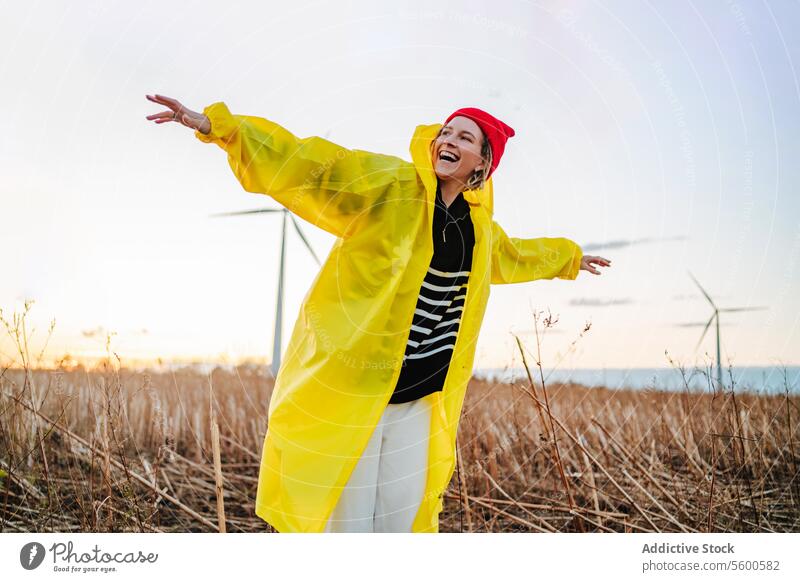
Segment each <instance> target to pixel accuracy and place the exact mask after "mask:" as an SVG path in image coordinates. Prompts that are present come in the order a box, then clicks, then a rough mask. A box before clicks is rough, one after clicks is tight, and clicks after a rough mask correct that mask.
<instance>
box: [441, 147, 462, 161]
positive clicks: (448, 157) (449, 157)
mask: <svg viewBox="0 0 800 582" xmlns="http://www.w3.org/2000/svg"><path fill="white" fill-rule="evenodd" d="M439 159H440V160H443V161H445V162H457V161H458V160H459V156H457V155H456V154H454V153H453V152H451V151H447V150H442V151H440V152H439Z"/></svg>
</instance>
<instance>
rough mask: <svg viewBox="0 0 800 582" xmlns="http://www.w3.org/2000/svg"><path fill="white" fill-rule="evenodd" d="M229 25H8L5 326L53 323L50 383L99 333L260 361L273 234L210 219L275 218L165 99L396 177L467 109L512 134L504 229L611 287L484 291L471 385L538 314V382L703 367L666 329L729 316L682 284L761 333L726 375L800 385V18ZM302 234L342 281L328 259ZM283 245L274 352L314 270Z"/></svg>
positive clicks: (371, 16) (324, 14)
mask: <svg viewBox="0 0 800 582" xmlns="http://www.w3.org/2000/svg"><path fill="white" fill-rule="evenodd" d="M220 6H221V5H220V4H219V3H218V2H216V3H211V2H202V3H201V2H193V3H192V4H191V8H190V9H187V5H186V4H185V3H177V2H164V1H159V2H108V1H102V2H101V1H95V2H81V1H76V2H69V3H63V2H54V1H47V2H38V3H35V2H11V3H5V4H4V6H3V8H4V10H3V18H2V19H0V78H1V79H2V87H3V90H2V92H0V107H1V108H2V111H3V125H4V131H3V132H2V135H0V217H1V218H2V223H1V224H2V228H1V229H0V245H2V248H3V249H4V251H5V252H4V253H3V256H4V257H5V260H4V261H3V270H2V275H0V308H1V309H2V310H3V314H4V315H5V316H6V318H9V317H10V316H11V314H12V312H13V311H14V310H19V309H20V307H21V304H22V301H23V300H24V299H25V298H30V299H33V300H35V302H36V303H35V304H34V306H33V308H32V311H31V313H30V321H31V323H32V324H33V325H34V326H35V328H36V332H35V336H34V338H33V339H34V342H33V344H34V345H32V346H31V350H32V351H33V350H34V348H35V346H36V341H37V338H42V339H43V337H44V334H45V330H46V328H47V325H48V323H49V322H50V320H51V319H53V318H55V320H56V328H55V331H54V335H53V337H52V338H51V340H50V343H49V346H48V350H47V353H48V354H49V355H50V357H52V358H56V357H60V356H61V355H63V354H64V353H70V354H72V355H73V356H76V357H81V356H84V357H88V356H92V355H95V354H102V353H104V351H105V337H104V336H103V332H102V330H109V331H113V332H116V334H117V335H115V336H114V338H113V341H112V347H113V349H114V350H115V351H116V352H117V353H118V354H119V355H120V357H121V358H122V359H123V361H125V360H127V361H134V360H137V359H147V358H155V357H162V358H164V359H167V360H169V359H175V358H196V359H198V360H203V361H210V360H220V359H222V360H227V361H236V360H237V359H240V358H260V359H261V360H262V361H268V360H269V358H270V355H271V352H272V328H273V323H274V312H275V298H276V290H277V280H276V276H277V269H278V243H279V226H280V219H279V217H278V216H276V215H260V216H250V217H236V218H226V219H211V218H208V215H209V214H211V213H215V212H225V211H233V210H240V209H250V208H258V207H273V208H274V207H277V203H276V202H275V201H273V200H272V199H271V198H269V197H268V196H265V195H258V194H251V193H248V192H245V191H244V190H243V188H242V187H241V185H240V184H239V183H238V182H237V181H236V178H235V177H234V175H233V173H232V172H231V170H230V168H229V166H228V164H227V161H226V155H225V153H224V152H223V151H222V150H221V149H219V148H218V147H217V146H215V145H212V144H204V143H202V142H200V141H199V140H197V139H196V138H195V137H194V136H193V134H192V132H191V131H190V130H189V129H187V128H185V127H182V126H179V125H177V124H164V125H155V124H153V123H152V122H150V121H147V120H146V119H145V116H146V115H149V114H151V113H155V112H157V111H160V110H161V109H162V108H160V107H159V106H157V105H156V104H153V103H151V102H149V101H147V100H146V99H145V94H148V93H160V94H163V95H168V96H172V97H175V98H177V99H179V100H181V101H182V102H183V103H184V104H185V105H186V106H188V107H189V108H191V109H194V110H196V111H201V110H202V109H203V107H205V106H206V105H209V104H211V103H213V102H215V101H224V102H225V103H226V104H227V105H228V107H229V108H230V109H231V111H232V112H233V113H238V114H246V115H256V116H261V117H266V118H269V119H271V120H273V121H276V122H278V123H280V124H281V125H283V126H284V127H286V128H287V129H289V130H290V131H292V132H293V133H294V134H295V135H298V136H300V137H305V136H308V135H320V136H326V137H327V138H328V139H330V140H332V141H334V142H336V143H339V144H341V145H344V146H347V147H352V148H358V149H364V150H369V151H375V152H380V153H387V154H393V155H398V156H401V157H404V158H405V159H410V154H409V152H408V145H409V140H410V138H411V135H412V134H413V131H414V128H415V127H416V126H417V125H418V124H428V123H437V122H441V121H443V120H444V118H445V117H446V116H447V115H448V114H449V113H450V112H452V111H453V110H454V109H456V108H458V107H463V106H476V107H481V108H484V109H486V110H488V111H490V112H492V113H494V114H495V115H496V116H497V117H499V118H501V119H503V120H504V121H505V122H507V123H508V124H509V125H511V126H512V127H514V128H515V130H516V136H515V137H513V138H512V139H511V140H510V141H509V143H508V145H507V148H506V153H505V154H504V156H503V160H502V163H501V165H500V167H499V169H498V171H497V172H496V173H495V174H494V186H495V219H496V220H497V221H498V222H499V223H500V224H501V225H503V227H504V228H505V230H506V232H507V233H508V234H509V235H510V236H518V237H524V238H535V237H542V236H551V237H555V236H564V237H567V238H570V239H572V240H574V241H575V242H577V243H578V244H580V245H581V246H582V247H584V252H585V253H586V254H596V255H601V256H604V257H606V258H609V259H611V260H612V261H613V263H612V264H613V266H612V267H611V268H609V269H601V270H602V271H603V274H602V275H600V276H595V275H592V274H591V273H588V272H585V271H582V272H581V273H580V275H579V277H578V279H577V280H575V281H562V280H554V281H535V282H531V283H525V284H517V285H508V286H494V287H493V289H492V295H491V298H490V300H489V306H488V309H487V312H486V317H485V320H484V324H483V328H482V332H481V338H480V342H479V345H478V352H477V357H476V364H475V365H476V367H479V368H480V367H503V366H506V365H516V364H518V362H519V357H518V355H516V353H515V350H516V348H515V343H514V341H513V338H512V337H511V335H510V333H511V332H530V331H531V330H532V329H533V318H532V315H531V308H532V307H535V308H538V309H544V310H546V309H548V308H549V309H550V310H551V311H552V312H553V313H554V314H557V315H558V317H559V321H558V323H557V330H558V332H557V333H552V334H551V335H550V336H548V337H547V339H546V342H545V345H544V352H543V356H544V363H545V365H549V366H553V365H555V364H556V362H558V363H559V364H558V365H559V366H560V367H562V368H570V367H574V368H591V367H602V366H608V367H645V366H647V367H650V366H652V367H658V366H666V365H668V362H667V360H666V357H665V354H664V352H665V350H668V351H669V353H670V355H671V356H672V357H673V358H677V359H678V360H680V361H682V362H685V363H687V364H689V365H691V364H693V363H698V362H699V363H702V361H703V358H704V356H703V352H704V351H706V350H707V351H709V353H712V352H713V350H714V345H715V344H714V340H713V335H712V334H711V333H709V334H708V335H707V337H706V339H705V340H704V342H703V344H702V346H701V348H700V350H698V351H695V344H696V342H697V340H698V338H699V335H700V331H701V328H695V327H677V326H676V324H680V323H686V322H697V321H703V322H704V321H706V320H707V319H708V317H710V315H711V311H710V307H709V305H708V304H707V303H706V301H705V299H703V298H702V296H701V295H700V293H699V291H698V290H697V288H696V287H695V286H694V283H693V282H692V281H691V279H690V277H689V275H688V273H687V271H689V270H690V271H691V272H692V273H693V274H694V275H695V276H696V277H697V278H698V279H699V280H700V282H701V283H702V284H703V286H704V287H705V288H706V289H707V291H708V292H709V293H710V294H711V296H712V297H713V298H714V300H715V301H717V302H718V304H719V306H720V307H747V306H767V307H768V308H769V309H768V310H766V311H753V312H742V313H726V314H723V316H724V317H723V319H722V339H723V342H722V345H723V361H724V362H726V363H727V361H728V359H729V358H730V359H731V361H732V362H733V363H734V365H741V366H744V365H772V364H777V363H779V362H780V363H785V364H795V365H796V364H800V341H799V339H800V338H798V313H800V299H798V298H800V264H798V263H800V220H798V217H799V216H800V213H799V212H798V211H799V210H800V197H799V196H798V185H800V164H798V163H797V153H798V136H799V135H800V86H799V85H798V78H797V72H798V68H800V40H799V39H798V37H797V35H796V34H794V31H796V30H797V27H798V24H800V5H798V3H797V2H789V1H778V2H769V3H767V2H758V1H752V2H740V3H737V2H715V3H704V2H683V1H678V2H669V3H666V2H658V3H655V2H647V1H641V0H635V1H629V2H554V1H542V2H523V1H507V2H448V1H444V2H437V3H435V4H434V5H431V4H430V3H429V2H424V1H416V2H369V1H366V0H364V1H354V2H330V1H318V2H302V1H296V2H291V3H288V2H286V3H277V2H276V3H268V2H248V3H233V4H226V5H225V8H224V9H223V8H220ZM301 224H302V226H303V227H304V231H305V233H306V235H307V237H308V238H309V239H310V241H311V244H312V245H313V247H314V248H315V249H316V251H317V254H318V255H319V256H320V257H325V256H326V255H327V252H328V250H329V249H330V247H331V245H332V244H333V242H334V239H333V237H332V236H331V235H329V234H328V233H326V232H324V231H322V230H320V229H318V228H316V227H314V226H313V225H310V224H308V223H306V222H303V221H301ZM288 239H289V242H288V258H289V265H288V270H287V281H286V284H287V296H286V302H285V311H284V334H283V337H284V347H285V344H286V342H288V339H289V336H290V333H291V329H292V326H293V324H294V321H295V319H296V317H297V313H298V310H299V306H300V302H301V301H302V299H303V297H304V295H305V293H306V291H307V290H308V288H309V286H310V284H311V282H312V281H313V279H314V277H315V275H316V271H317V267H316V264H315V263H314V262H313V260H312V259H311V258H310V256H309V255H308V253H307V252H306V250H305V249H304V248H303V247H302V244H301V242H300V240H299V239H298V238H297V235H296V234H295V233H294V232H293V231H290V232H289V234H288ZM609 243H617V244H615V245H612V246H610V247H609V246H605V247H604V246H602V245H607V244H609ZM620 243H621V244H620ZM587 321H590V322H591V323H592V329H591V330H590V331H589V332H588V333H587V334H586V335H584V336H583V337H582V338H581V339H580V340H579V341H578V342H577V344H576V346H575V347H574V348H572V349H571V348H570V344H571V343H572V341H573V340H574V339H575V338H576V337H577V336H578V334H579V333H580V331H581V329H582V328H583V326H584V324H585V323H586V322H587ZM97 330H101V331H100V333H98V332H97ZM0 331H3V330H0ZM523 338H524V341H525V342H526V345H528V346H529V347H530V349H531V350H532V351H533V350H535V346H534V339H533V335H532V334H530V333H527V334H525V335H523ZM12 356H13V348H12V346H11V344H10V343H9V341H8V339H7V338H6V337H5V334H4V336H3V338H2V339H0V364H5V363H7V362H8V361H10V358H11V357H12Z"/></svg>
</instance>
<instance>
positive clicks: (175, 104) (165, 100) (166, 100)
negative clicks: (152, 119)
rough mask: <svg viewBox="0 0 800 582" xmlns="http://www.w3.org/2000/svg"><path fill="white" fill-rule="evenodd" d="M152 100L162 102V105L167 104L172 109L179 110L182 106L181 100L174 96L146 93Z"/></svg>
mask: <svg viewBox="0 0 800 582" xmlns="http://www.w3.org/2000/svg"><path fill="white" fill-rule="evenodd" d="M145 97H147V98H148V99H149V100H150V101H153V102H154V103H161V104H162V105H166V106H167V107H169V108H170V109H175V110H178V109H180V107H181V104H180V101H178V100H177V99H173V98H172V97H165V96H164V95H159V94H157V93H156V94H155V95H145Z"/></svg>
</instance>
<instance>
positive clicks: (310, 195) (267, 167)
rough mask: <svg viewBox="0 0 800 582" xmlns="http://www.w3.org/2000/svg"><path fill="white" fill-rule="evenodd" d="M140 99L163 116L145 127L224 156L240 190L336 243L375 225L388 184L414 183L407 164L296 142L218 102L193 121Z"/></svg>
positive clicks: (175, 108) (188, 114)
mask: <svg viewBox="0 0 800 582" xmlns="http://www.w3.org/2000/svg"><path fill="white" fill-rule="evenodd" d="M148 99H150V100H151V101H155V102H158V103H162V104H164V105H167V106H168V107H169V108H170V110H171V111H166V112H164V113H159V114H155V115H152V116H149V117H148V119H154V120H155V121H156V123H159V122H165V121H179V122H181V123H182V124H183V125H186V126H187V127H191V128H192V129H194V130H195V132H194V133H195V136H196V137H197V138H198V139H199V140H201V141H203V142H205V143H215V144H217V145H218V146H219V147H220V148H222V149H223V150H225V152H227V154H228V164H229V165H230V167H231V169H232V170H233V173H234V174H235V176H236V178H237V179H238V180H239V182H240V183H241V185H242V187H244V189H245V190H247V191H248V192H254V193H260V194H267V195H269V196H270V197H272V198H273V199H275V200H276V201H277V202H279V203H280V204H282V205H283V206H285V207H286V208H287V209H288V210H290V211H292V212H293V213H295V214H297V215H298V216H300V217H301V218H303V219H305V220H307V221H309V222H311V223H312V224H314V225H316V226H318V227H320V228H322V229H324V230H326V231H328V232H330V233H331V234H334V235H336V236H340V237H348V236H352V235H353V234H354V233H355V232H357V230H358V229H359V225H362V224H365V221H368V220H376V219H377V218H378V216H379V214H380V213H381V212H382V211H383V210H384V209H385V208H386V205H385V204H383V203H382V202H384V201H385V200H386V198H387V196H388V195H389V193H390V191H391V190H392V189H391V188H390V186H391V185H392V184H393V183H394V182H396V181H398V180H414V181H415V180H416V179H417V176H416V170H415V168H414V166H413V164H411V163H410V162H407V161H405V160H403V159H401V158H398V157H395V156H390V155H384V154H376V153H372V152H367V151H363V150H356V149H347V148H345V147H342V146H340V145H337V144H335V143H333V142H330V141H328V140H326V139H323V138H321V137H316V136H312V137H306V138H299V137H297V136H295V135H294V134H292V133H291V132H290V131H288V130H287V129H285V128H283V127H282V126H280V125H278V124H277V123H275V122H274V121H271V120H269V119H264V118H261V117H254V116H249V115H233V114H231V112H230V111H229V110H228V107H227V106H226V105H225V103H223V102H217V103H213V104H211V105H209V106H207V107H206V108H205V109H203V112H202V113H196V112H192V111H190V110H188V109H186V108H185V107H183V106H182V105H181V104H180V103H179V102H178V101H177V100H174V99H171V98H168V97H164V96H161V95H156V96H155V97H154V98H152V99H151V98H150V97H149V96H148ZM173 114H174V115H173Z"/></svg>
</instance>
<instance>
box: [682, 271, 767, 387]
mask: <svg viewBox="0 0 800 582" xmlns="http://www.w3.org/2000/svg"><path fill="white" fill-rule="evenodd" d="M687 272H688V273H689V276H690V277H691V278H692V280H693V281H694V282H695V284H696V285H697V287H698V288H699V289H700V291H701V292H702V293H703V295H704V296H705V298H706V299H708V302H709V303H710V304H711V307H712V308H713V309H714V312H713V313H712V314H711V318H710V319H709V320H708V322H707V323H706V324H705V328H703V333H702V334H700V339H699V340H698V341H697V345H696V346H695V348H694V349H695V351H696V350H697V348H699V347H700V343H701V342H702V341H703V338H704V337H705V335H706V332H707V331H708V328H709V327H710V326H711V322H712V321H715V320H716V324H717V326H716V327H717V385H718V386H720V387H721V386H722V358H721V354H720V352H721V351H722V350H721V346H720V340H719V314H720V313H721V312H723V311H726V312H733V311H758V310H760V309H769V308H768V307H763V306H759V307H724V308H722V309H720V308H718V307H717V305H716V304H715V303H714V301H713V300H712V299H711V297H710V296H709V294H708V293H706V290H705V289H703V287H702V285H700V283H699V282H698V281H697V279H695V277H694V275H692V273H691V272H690V271H687ZM681 325H682V326H684V327H690V326H700V325H703V324H702V322H701V323H684V324H681Z"/></svg>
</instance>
